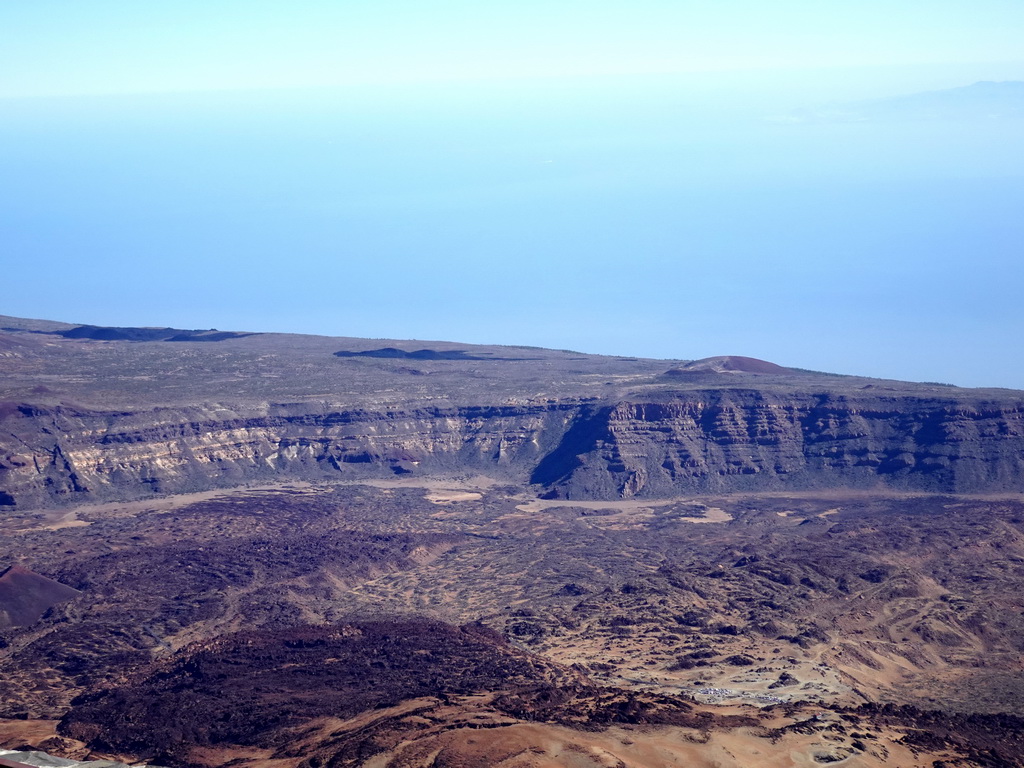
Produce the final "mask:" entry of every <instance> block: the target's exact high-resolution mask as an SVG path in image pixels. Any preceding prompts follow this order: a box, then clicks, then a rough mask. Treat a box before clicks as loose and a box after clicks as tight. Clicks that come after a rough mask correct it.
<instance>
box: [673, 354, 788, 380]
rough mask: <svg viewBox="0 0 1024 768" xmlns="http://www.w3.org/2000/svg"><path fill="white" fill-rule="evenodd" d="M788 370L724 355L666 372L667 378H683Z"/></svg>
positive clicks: (759, 361) (753, 358) (764, 361)
mask: <svg viewBox="0 0 1024 768" xmlns="http://www.w3.org/2000/svg"><path fill="white" fill-rule="evenodd" d="M790 372H791V371H790V369H789V368H783V367H782V366H781V365H776V364H775V363H769V362H768V361H767V360H758V359H757V358H756V357H741V356H739V355H724V356H720V357H705V358H704V359H703V360H694V361H692V362H689V363H687V364H686V365H684V366H682V367H680V368H673V369H672V370H670V371H666V372H665V375H667V376H684V375H686V374H688V373H790Z"/></svg>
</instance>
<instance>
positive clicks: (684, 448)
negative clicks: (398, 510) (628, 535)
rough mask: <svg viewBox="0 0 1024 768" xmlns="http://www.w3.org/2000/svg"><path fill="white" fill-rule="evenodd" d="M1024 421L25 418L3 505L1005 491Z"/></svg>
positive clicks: (672, 407) (685, 409) (946, 416)
mask: <svg viewBox="0 0 1024 768" xmlns="http://www.w3.org/2000/svg"><path fill="white" fill-rule="evenodd" d="M261 411H262V412H261ZM1022 414H1024V411H1022V408H1021V406H1020V405H1019V404H1017V403H1013V402H1011V403H1005V404H998V403H997V404H990V405H986V406H978V405H970V404H962V403H958V402H957V401H955V400H952V399H946V400H936V399H923V398H915V397H902V398H891V397H890V398H885V399H884V400H883V399H880V398H873V397H870V396H861V397H856V398H853V397H851V398H847V397H831V396H829V395H807V394H799V393H793V394H784V393H781V394H780V393H764V392H759V391H756V390H736V389H728V390H726V389H723V390H696V391H690V392H678V393H672V392H668V393H659V398H658V399H657V401H654V402H647V401H644V400H640V399H629V400H620V401H618V402H613V403H608V404H601V403H593V402H581V401H579V400H560V401H555V402H549V403H543V404H526V405H494V406H468V407H450V408H411V409H408V410H402V409H394V410H389V411H386V412H382V411H374V410H369V409H353V410H335V411H327V412H324V411H322V410H317V411H313V410H312V409H309V408H304V407H301V406H289V407H288V408H284V407H274V406H269V407H265V408H263V409H252V408H244V409H243V408H239V407H238V406H228V405H216V406H206V407H203V408H183V409H156V410H149V411H133V412H130V413H104V412H99V411H87V410H73V409H70V408H67V407H57V408H52V409H40V408H34V409H27V408H23V409H21V410H18V411H16V412H15V413H14V414H12V415H9V416H7V418H5V420H4V424H5V426H6V427H7V430H8V435H9V437H8V438H7V445H6V446H5V448H6V452H5V455H4V457H3V459H2V460H0V488H2V489H3V492H4V494H6V500H7V501H8V506H10V505H11V503H12V502H13V503H14V504H16V505H17V506H21V507H32V506H45V505H49V504H53V503H57V504H64V503H76V502H80V501H84V500H108V499H127V498H137V497H142V496H145V495H147V494H152V493H161V494H166V493H182V492H190V491H199V490H204V489H208V488H218V487H228V486H232V485H240V484H243V483H248V482H255V481H269V480H274V479H284V478H290V477H298V478H306V479H324V478H335V479H357V478H365V477H372V476H390V475H392V474H409V473H414V474H415V473H418V474H430V473H437V472H454V471H464V470H473V471H481V472H488V473H491V474H497V475H499V476H503V477H506V478H508V479H509V480H510V481H515V482H518V483H527V482H529V483H533V484H534V485H536V486H538V488H539V490H540V492H541V493H545V494H547V495H549V496H551V497H559V498H578V499H602V498H605V499H613V498H623V497H626V498H628V497H634V496H639V497H654V496H659V495H660V496H670V495H672V494H676V493H680V492H685V493H692V492H702V491H714V492H722V491H730V490H738V491H744V490H771V489H779V488H791V489H800V488H818V487H826V486H830V485H837V486H845V487H853V488H857V487H861V488H874V487H879V486H881V487H886V486H888V487H892V488H897V489H907V490H926V491H938V492H976V491H1006V490H1014V489H1016V488H1017V487H1018V486H1019V484H1020V478H1021V477H1022V476H1024V415H1022Z"/></svg>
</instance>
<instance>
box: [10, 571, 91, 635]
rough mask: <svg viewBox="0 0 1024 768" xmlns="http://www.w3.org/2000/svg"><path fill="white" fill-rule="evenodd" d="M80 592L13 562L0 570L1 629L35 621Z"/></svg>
mask: <svg viewBox="0 0 1024 768" xmlns="http://www.w3.org/2000/svg"><path fill="white" fill-rule="evenodd" d="M78 594H79V592H78V590H77V589H72V588H71V587H68V586H66V585H64V584H61V583H60V582H57V581H54V580H53V579H48V578H46V577H45V576H40V575H39V574H38V573H33V572H32V571H30V570H28V569H27V568H22V567H21V566H18V565H12V566H11V567H10V568H8V569H6V570H5V571H3V572H0V631H3V630H7V629H11V628H13V627H21V626H25V625H28V624H32V623H34V622H36V621H38V620H39V619H40V618H42V616H43V614H44V613H46V612H47V611H48V610H49V609H50V608H52V607H53V606H55V605H57V604H59V603H63V602H65V601H67V600H71V599H73V598H74V597H76V596H77V595H78Z"/></svg>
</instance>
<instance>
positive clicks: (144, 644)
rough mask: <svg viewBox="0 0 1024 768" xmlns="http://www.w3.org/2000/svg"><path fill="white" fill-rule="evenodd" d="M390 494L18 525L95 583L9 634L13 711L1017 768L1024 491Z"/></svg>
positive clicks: (433, 738)
mask: <svg viewBox="0 0 1024 768" xmlns="http://www.w3.org/2000/svg"><path fill="white" fill-rule="evenodd" d="M375 482H378V486H379V487H375V486H367V485H337V486H322V487H298V486H297V487H295V488H294V489H292V490H280V491H269V490H265V491H257V490H252V491H248V492H244V493H234V494H224V495H222V496H219V497H214V498H208V499H205V500H200V501H196V502H193V503H188V502H187V501H182V502H180V503H177V504H175V503H173V502H172V501H171V500H168V501H165V502H161V503H158V504H150V505H147V504H145V503H135V504H123V505H106V506H101V507H95V508H86V509H81V510H79V511H78V513H77V518H78V519H77V521H75V522H77V523H79V525H77V526H64V527H57V526H55V525H54V524H53V523H52V522H51V520H50V519H47V518H46V517H45V516H43V517H40V516H37V515H32V514H27V515H16V514H11V515H9V516H8V518H7V519H6V520H5V521H0V522H2V524H3V527H4V536H3V537H2V538H0V541H3V547H5V551H3V552H0V556H4V557H8V558H12V557H17V558H19V559H20V560H21V562H23V563H32V564H33V567H34V568H35V569H37V570H39V571H40V572H42V573H45V574H47V575H48V576H50V577H53V578H56V579H60V580H61V581H64V582H66V583H68V584H71V585H74V586H75V587H77V588H79V589H81V590H82V594H81V595H80V596H79V597H78V599H76V600H75V601H73V602H72V603H67V604H64V605H63V606H58V607H56V608H55V609H54V610H53V611H51V613H50V615H49V616H47V617H46V618H44V619H43V620H42V621H41V622H39V623H38V624H36V625H34V626H33V627H32V628H23V629H13V630H9V631H7V632H6V633H4V635H5V637H4V639H5V642H6V647H5V648H3V649H0V679H3V680H4V681H5V682H6V683H7V687H6V689H5V690H3V692H2V693H0V718H4V717H6V718H18V717H21V718H25V720H23V721H20V722H23V723H24V726H25V728H26V729H27V728H29V727H30V726H32V724H33V723H36V722H38V721H39V720H41V719H48V720H52V719H54V718H59V717H64V718H65V719H64V723H65V725H64V726H63V730H64V738H65V739H67V740H68V743H69V745H70V746H69V747H68V749H69V752H68V753H69V754H77V755H81V754H84V752H83V751H82V750H85V751H87V750H88V749H89V748H90V747H89V746H88V745H91V748H92V749H93V750H96V751H98V752H99V753H101V754H102V753H106V752H112V753H116V754H121V755H122V756H124V757H140V756H154V755H159V756H160V759H161V760H162V761H166V762H169V763H173V764H174V765H182V766H184V765H188V766H195V765H210V766H214V765H224V764H227V763H229V762H230V761H231V760H236V759H237V760H241V762H240V763H238V765H240V766H243V765H244V766H251V767H252V768H256V767H257V766H260V765H274V766H277V768H292V767H293V766H294V767H297V766H300V765H303V766H305V767H306V768H312V766H314V765H363V764H366V765H371V766H373V765H380V766H384V765H395V766H403V765H404V766H412V765H417V766H418V765H424V766H427V765H459V764H462V765H479V764H481V763H480V762H476V763H474V762H473V761H474V760H478V761H479V759H480V758H479V755H480V754H481V753H480V751H479V750H485V751H486V750H497V751H496V752H495V754H497V753H498V752H500V753H501V754H507V755H510V757H509V760H510V761H511V762H509V763H508V764H509V765H520V766H526V765H536V766H542V765H556V766H579V765H590V764H591V763H590V762H587V761H586V760H591V758H586V760H584V758H583V757H582V755H583V754H590V755H592V756H599V755H605V753H607V754H611V755H616V756H617V757H616V759H620V760H622V761H623V762H625V763H626V764H627V765H638V766H660V765H671V764H672V762H671V759H670V758H678V759H680V760H682V761H688V762H691V763H693V764H695V765H708V766H710V765H713V764H719V765H737V766H738V765H751V764H765V765H771V764H778V765H789V764H790V763H787V762H785V759H786V756H789V755H791V754H796V755H799V756H800V757H799V759H800V760H802V761H804V764H808V765H811V764H813V763H814V761H815V760H817V758H816V757H815V755H817V756H819V757H821V760H820V761H819V762H822V761H825V760H826V758H828V759H831V758H837V759H839V758H841V759H845V760H848V761H849V762H848V763H847V764H848V765H856V766H867V765H882V764H887V765H896V766H908V767H909V766H914V765H921V766H930V765H931V761H932V760H939V759H942V760H951V759H952V757H955V756H957V755H959V756H960V757H961V758H965V759H969V760H970V761H971V762H968V763H961V764H962V765H985V764H988V765H1000V766H1007V765H1019V764H1021V762H1020V761H1021V759H1022V757H1021V752H1020V745H1019V743H1018V741H1015V740H1014V739H1015V738H1016V737H1015V736H1014V734H1017V736H1019V733H1020V729H1019V721H1018V720H1016V719H1014V718H1015V717H1017V718H1019V717H1020V716H1022V715H1024V667H1022V665H1021V658H1022V657H1021V649H1022V648H1024V646H1022V644H1021V642H1022V641H1021V638H1022V637H1024V624H1022V621H1024V619H1022V618H1021V617H1022V616H1024V604H1022V603H1021V594H1024V592H1022V590H1021V589H1020V584H1021V582H1022V580H1024V572H1022V566H1021V564H1022V563H1024V502H1022V501H1021V500H1020V499H1019V498H1013V499H1010V498H1007V499H990V498H968V497H948V496H914V495H911V496H906V497H895V498H894V497H891V496H884V495H866V494H849V493H847V494H837V493H835V492H832V493H825V494H819V495H815V494H795V495H794V494H789V495H787V494H778V495H742V496H723V497H717V498H714V497H703V498H688V499H687V498H682V499H671V500H661V501H652V502H645V501H642V500H625V501H623V500H620V501H618V502H571V501H570V502H566V501H557V500H551V501H542V500H537V499H536V498H532V499H531V498H530V497H527V496H524V495H522V494H520V493H519V492H518V491H517V489H515V488H513V487H509V486H502V485H489V484H488V483H487V482H485V481H483V480H474V481H472V482H456V481H451V482H449V483H448V484H444V483H441V482H440V481H436V482H432V483H431V484H430V486H429V487H416V486H415V485H414V484H413V485H409V484H406V483H405V481H403V480H401V479H398V480H392V481H388V482H381V481H375ZM412 482H413V483H415V481H412ZM57 516H58V515H53V516H51V518H52V517H57ZM66 522H67V521H66ZM81 523H86V524H85V525H82V524H81ZM353 617H361V618H353ZM403 617H405V618H403ZM417 617H418V618H417ZM423 617H426V620H424V618H423ZM439 622H444V624H439ZM466 622H472V623H476V622H479V623H480V625H481V626H483V627H487V628H488V631H484V630H479V631H478V630H476V629H474V628H472V627H470V628H467V629H465V630H458V629H456V628H455V627H453V626H452V625H454V624H464V623H466ZM385 624H387V625H388V627H385ZM370 625H372V626H373V627H374V628H373V629H372V630H370V631H369V634H366V635H362V637H369V638H370V640H369V641H367V642H362V641H360V642H357V643H355V644H353V642H354V641H353V640H352V638H353V637H356V635H354V634H349V635H345V630H344V627H357V628H358V627H363V626H370ZM399 626H401V627H404V629H403V628H399ZM466 632H469V633H470V634H469V635H466V634H465V633H466ZM338 633H341V634H340V635H338ZM453 633H454V634H453ZM474 633H476V634H474ZM492 633H500V635H501V636H504V637H505V638H507V639H508V644H506V643H504V642H502V641H500V640H498V639H497V637H496V635H495V634H492ZM382 635H387V636H394V637H395V638H396V644H394V645H390V646H389V645H388V644H387V643H385V642H382V641H381V636H382ZM460 638H461V639H460ZM321 640H323V643H320V641H321ZM289 643H290V644H291V645H289ZM467 643H468V645H467ZM459 648H464V649H467V650H466V651H465V653H463V651H460V650H459ZM421 652H422V653H421ZM524 652H525V653H524ZM453 654H454V655H453ZM460 654H461V655H460ZM331 659H335V660H338V659H341V660H345V659H347V661H345V662H344V663H342V662H334V661H330V660H331ZM460 659H461V660H460ZM378 662H379V663H378ZM335 663H337V664H339V666H337V667H336V668H330V665H332V664H335ZM261 665H262V667H261ZM495 665H497V666H495ZM258 667H261V668H264V669H266V670H267V671H266V673H265V674H264V673H257V672H256V670H257V668H258ZM346 670H348V671H346ZM495 670H505V671H504V672H497V671H495ZM517 670H518V671H517ZM353 671H358V679H359V680H362V681H363V687H362V688H361V689H360V687H359V682H358V681H355V682H354V678H352V677H345V675H348V674H349V673H350V672H353ZM460 680H462V681H468V682H462V683H460V682H458V681H460ZM346 681H347V682H346ZM453 681H455V682H453ZM353 685H354V686H355V691H353V690H352V686H353ZM524 686H525V688H524ZM345 691H350V693H348V694H346V693H345ZM83 694H84V695H83ZM77 695H83V696H82V698H78V699H75V700H74V701H72V700H73V699H74V697H75V696H77ZM350 699H351V703H350V701H349V700H350ZM865 703H866V704H868V705H869V708H867V709H864V708H863V707H862V706H861V705H862V704H865ZM884 704H894V705H901V706H902V705H913V706H912V708H910V709H905V708H904V709H897V710H892V709H885V708H884V707H883V706H882V705H884ZM375 706H380V707H383V709H374V707H375ZM363 707H366V708H365V709H361V708H363ZM872 707H873V708H872ZM357 710H361V711H357ZM249 712H253V713H254V714H253V715H252V717H253V718H255V720H254V721H253V722H256V723H257V724H258V725H259V728H257V729H256V730H246V729H247V728H248V727H249V726H247V725H246V723H248V722H249V717H248V715H246V717H242V716H241V714H239V713H242V714H245V713H249ZM823 712H824V713H826V716H825V717H824V718H823V719H816V715H818V714H820V713H823ZM175 713H177V714H175ZM189 713H194V714H189ZM182 717H184V718H185V720H181V718H182ZM730 717H739V718H741V719H740V720H729V719H728V718H730ZM264 721H266V722H264ZM640 726H643V729H641V730H640V731H637V730H631V729H635V728H639V727H640ZM581 728H582V729H583V730H580V729H581ZM609 729H611V730H609ZM651 729H653V730H651ZM256 731H258V732H259V733H262V734H265V736H266V738H265V739H264V740H260V738H259V734H258V733H257V732H256ZM911 737H912V739H916V741H915V740H911V741H907V739H908V738H911ZM23 739H24V737H23ZM175 739H177V741H175ZM78 740H81V741H85V742H87V743H88V744H87V745H85V746H78V747H77V749H78V750H79V751H77V752H76V751H75V749H74V748H73V747H75V746H76V745H78V743H79V742H78ZM627 742H629V743H627ZM21 743H22V742H21V741H16V742H14V741H12V742H9V745H10V746H20V744H21ZM403 745H404V746H403ZM911 747H912V748H913V750H917V751H918V752H919V753H920V755H919V757H916V758H915V757H914V755H913V751H912V749H911ZM503 750H504V751H503ZM538 750H541V751H542V752H543V754H542V753H541V751H538ZM580 750H583V752H580ZM593 750H598V751H596V752H595V751H593ZM992 750H995V755H996V757H997V758H998V759H995V758H992V760H990V761H989V762H988V763H985V762H984V761H982V760H981V759H980V758H979V757H978V755H982V754H983V753H985V754H988V753H991V752H992ZM730 753H731V754H732V755H733V757H729V754H730ZM441 754H444V755H447V757H445V758H444V759H443V760H442V759H441V758H440V757H439V755H441ZM514 755H519V757H517V758H515V759H513V757H512V756H514ZM886 755H888V757H886ZM972 755H973V757H972ZM431 756H433V757H431ZM474 756H475V757H474ZM744 756H745V757H744ZM926 756H927V757H928V759H927V760H925V757H926ZM335 758H337V759H336V760H335ZM271 759H272V760H280V761H282V762H279V763H267V764H263V763H261V762H260V761H261V760H271ZM610 759H611V758H608V757H607V756H605V757H600V758H598V757H593V760H592V762H593V764H595V765H603V764H605V763H602V762H600V760H605V761H607V760H610ZM986 759H988V758H986ZM316 760H323V761H325V762H321V763H317V762H315V761H316ZM371 760H373V761H377V762H370V761H371ZM446 760H447V761H450V762H445V761H446ZM516 760H518V762H516ZM305 761H308V762H305ZM332 761H333V762H332ZM346 761H347V762H346ZM460 761H461V762H460ZM581 761H582V762H581ZM611 764H614V761H613V762H612V763H611ZM684 764H685V763H684ZM948 764H949V765H955V764H956V763H955V762H949V763H948Z"/></svg>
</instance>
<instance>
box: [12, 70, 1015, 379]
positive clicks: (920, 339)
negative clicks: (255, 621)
mask: <svg viewBox="0 0 1024 768" xmlns="http://www.w3.org/2000/svg"><path fill="white" fill-rule="evenodd" d="M964 85H967V84H965V83H955V82H954V83H950V87H951V88H953V87H958V86H964ZM996 90H997V91H998V89H996ZM991 91H992V89H991V88H988V89H987V90H986V93H985V98H984V99H982V101H984V103H985V105H986V106H985V108H984V109H980V108H974V107H972V106H971V100H970V99H968V98H965V97H964V95H963V93H962V92H960V93H958V95H957V96H955V97H950V98H952V99H953V100H954V101H956V104H954V105H953V106H952V107H949V108H942V109H936V108H935V104H936V103H939V104H943V103H945V102H943V96H942V94H941V93H940V94H932V95H931V96H930V97H929V98H926V99H921V98H918V101H917V102H913V101H911V102H910V103H901V104H897V105H896V106H891V104H890V107H888V108H887V107H886V106H885V102H881V101H864V100H863V99H860V100H857V101H855V102H851V104H846V103H844V102H842V101H832V102H830V101H829V100H828V99H825V98H822V94H818V96H819V100H818V101H817V102H815V103H807V102H805V101H801V100H800V99H799V98H797V97H796V96H795V95H792V94H790V95H788V96H787V95H785V94H779V93H775V92H773V93H766V92H765V91H763V90H758V89H757V88H754V87H749V86H748V87H746V88H745V87H743V86H742V85H736V84H735V83H733V84H732V85H731V86H730V87H729V88H722V89H716V88H710V87H707V86H706V85H704V86H701V84H699V83H696V84H695V83H694V82H693V81H692V79H691V80H689V81H682V80H673V79H671V78H662V79H653V80H652V79H649V78H648V79H645V80H637V79H631V78H618V79H589V80H581V81H576V82H569V81H560V82H549V83H546V84H539V83H525V84H524V83H511V82H510V83H507V84H504V85H501V86H495V85H493V84H492V85H490V86H488V87H484V86H482V85H481V86H469V85H465V86H459V87H455V86H446V87H440V86H432V87H429V88H428V87H426V86H423V87H417V88H413V87H402V88H399V87H393V88H388V89H356V88H351V89H334V90H308V91H274V92H235V93H213V94H203V95H196V94H182V95H161V96H134V97H132V96H121V97H105V98H104V97H80V98H75V99H70V98H66V99H25V100H7V101H4V102H0V114H2V117H3V119H2V122H0V173H2V175H3V177H4V179H5V183H4V185H3V186H2V187H0V189H2V191H0V203H2V206H0V209H2V210H0V238H2V242H3V243H4V251H5V257H4V267H5V282H6V283H7V284H8V285H11V286H17V290H14V291H9V292H6V293H9V294H10V295H8V296H5V299H6V301H5V304H4V311H5V312H6V313H7V314H12V315H27V316H42V315H46V316H49V317H51V318H54V319H60V320H68V321H72V322H88V323H96V324H108V325H147V324H148V325H160V326H165V325H170V326H175V327H186V328H191V327H210V326H217V327H219V328H224V329H232V330H285V331H296V332H306V333H325V334H339V335H340V334H344V335H350V336H372V337H395V338H408V337H418V338H428V339H429V338H444V339H455V340H460V341H467V342H497V343H509V344H535V345H543V346H552V347H557V348H578V349H582V350H585V351H589V352H604V353H615V354H632V355H643V356H656V357H666V358H700V357H705V356H711V355H717V354H748V355H752V356H756V357H760V358H766V359H771V360H775V361H776V362H779V363H782V364H786V365H797V366H801V367H809V368H816V369H824V370H832V371H837V372H848V373H860V374H867V375H876V376H887V377H895V378H904V379H928V380H940V381H950V382H952V383H956V384H961V385H976V386H982V385H985V386H1012V387H1020V388H1024V364H1022V363H1020V362H1017V361H1016V360H1009V359H1007V358H1008V357H1013V355H1009V356H1008V355H1007V354H1006V353H1007V351H1008V350H1012V349H1015V348H1016V347H1017V345H1018V343H1019V339H1020V337H1021V334H1022V333H1024V320H1022V316H1024V313H1021V312H1020V310H1019V293H1020V287H1021V276H1022V267H1021V266H1020V255H1021V244H1022V243H1024V217H1021V216H1020V211H1021V210H1024V143H1022V142H1021V141H1020V137H1021V135H1022V129H1024V119H1022V118H1021V117H1020V114H1019V113H1017V114H1014V113H1013V112H1012V110H1011V111H1007V112H1002V113H1000V112H998V111H993V109H992V108H991V100H992V98H993V97H992V93H991ZM1010 91H1013V89H1012V88H1011V89H1008V90H1007V91H1006V92H1005V93H1006V94H1008V95H1006V98H1007V99H1009V100H1010V101H1011V102H1012V100H1013V99H1014V98H1017V99H1019V89H1017V90H1016V91H1015V93H1017V94H1018V95H1017V96H1014V95H1012V93H1010ZM997 98H1002V97H1001V96H998V97H997ZM897 101H898V100H897ZM947 101H948V100H947ZM915 103H917V104H922V103H923V104H926V105H927V106H928V110H931V111H928V110H923V111H922V110H921V109H916V108H915V106H914V104H915ZM865 104H867V106H865ZM965 104H966V106H964V105H965ZM880 105H881V106H880ZM958 105H959V106H958ZM915 109H916V111H915ZM993 361H997V362H993Z"/></svg>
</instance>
